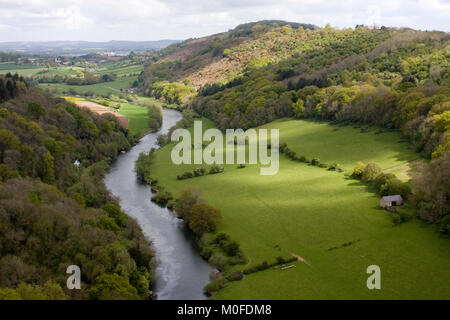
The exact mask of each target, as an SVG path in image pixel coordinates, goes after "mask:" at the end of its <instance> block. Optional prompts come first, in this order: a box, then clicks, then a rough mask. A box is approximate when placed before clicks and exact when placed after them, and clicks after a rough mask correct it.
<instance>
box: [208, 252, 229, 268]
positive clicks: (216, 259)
mask: <svg viewBox="0 0 450 320" xmlns="http://www.w3.org/2000/svg"><path fill="white" fill-rule="evenodd" d="M208 262H209V263H210V264H211V265H213V266H214V267H216V268H217V269H219V270H223V269H224V267H225V266H226V265H227V262H228V261H227V258H226V257H225V256H223V255H222V254H220V253H213V254H212V255H211V257H210V258H209V259H208Z"/></svg>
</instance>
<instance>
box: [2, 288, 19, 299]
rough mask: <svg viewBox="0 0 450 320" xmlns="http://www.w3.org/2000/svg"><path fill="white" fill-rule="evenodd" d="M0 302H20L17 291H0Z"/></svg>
mask: <svg viewBox="0 0 450 320" xmlns="http://www.w3.org/2000/svg"><path fill="white" fill-rule="evenodd" d="M0 300H22V298H21V297H20V294H19V293H18V292H17V290H14V289H10V288H3V289H0Z"/></svg>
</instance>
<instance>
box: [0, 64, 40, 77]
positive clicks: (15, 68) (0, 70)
mask: <svg viewBox="0 0 450 320" xmlns="http://www.w3.org/2000/svg"><path fill="white" fill-rule="evenodd" d="M44 69H46V68H45V67H42V66H35V65H23V64H15V63H9V62H4V63H0V74H7V73H8V72H9V73H11V74H15V73H18V74H19V75H21V76H24V77H27V76H31V75H34V74H36V73H38V72H39V71H42V70H44Z"/></svg>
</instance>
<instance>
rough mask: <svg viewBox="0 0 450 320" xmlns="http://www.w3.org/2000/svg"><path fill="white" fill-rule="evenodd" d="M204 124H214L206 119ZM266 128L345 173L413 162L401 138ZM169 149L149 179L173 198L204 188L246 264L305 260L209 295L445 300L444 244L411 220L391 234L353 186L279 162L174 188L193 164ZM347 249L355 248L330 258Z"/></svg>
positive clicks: (448, 293)
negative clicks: (175, 160)
mask: <svg viewBox="0 0 450 320" xmlns="http://www.w3.org/2000/svg"><path fill="white" fill-rule="evenodd" d="M204 123H205V124H204V127H206V128H207V127H211V126H212V123H211V122H209V121H208V120H205V121H204ZM265 127H272V128H279V129H280V140H281V142H287V143H288V145H289V146H290V147H292V148H293V149H296V148H299V151H298V155H302V154H304V155H305V156H307V157H310V158H311V157H319V158H320V159H321V160H322V161H324V162H329V163H332V162H338V163H340V164H341V165H342V166H343V167H344V168H346V169H349V168H351V167H352V166H353V165H354V164H355V163H356V162H357V161H365V162H369V161H376V162H378V163H379V164H380V165H381V166H382V167H383V168H392V167H396V166H399V165H402V164H405V163H406V161H407V160H414V159H416V158H417V156H416V155H415V154H413V153H412V152H411V151H410V150H409V149H408V148H407V145H406V144H404V143H398V141H399V139H400V134H398V133H395V132H391V133H388V134H387V133H386V134H381V135H375V134H374V133H373V132H372V133H370V132H369V133H360V131H359V129H355V128H352V127H340V129H339V130H337V131H334V130H333V129H335V127H334V126H329V125H326V124H318V123H314V122H305V121H280V122H274V123H271V124H269V125H266V126H265ZM333 141H334V142H335V143H332V142H333ZM172 146H173V144H172V145H168V146H166V147H164V148H162V149H161V150H158V151H157V152H156V157H155V161H154V164H153V165H152V169H153V170H152V176H153V178H154V179H157V180H158V181H159V184H160V185H161V186H163V187H165V188H166V190H169V191H171V192H173V193H174V194H175V195H179V194H180V192H181V191H182V190H185V189H188V188H192V189H197V190H200V191H201V192H202V197H203V199H204V200H205V201H206V202H207V203H209V204H211V205H213V206H215V207H217V208H219V209H221V211H222V215H223V223H222V225H221V226H220V227H219V230H218V231H219V232H222V231H223V232H225V233H227V234H229V235H230V236H231V237H232V238H233V239H235V240H236V241H237V242H238V243H239V244H240V245H241V249H242V250H243V252H244V254H245V255H246V257H247V259H248V261H249V262H248V264H249V265H255V264H260V263H262V262H263V261H268V262H273V261H275V259H276V257H278V256H283V257H288V256H291V255H292V254H296V255H299V256H301V257H303V258H304V259H305V260H306V261H308V263H309V264H305V263H302V262H297V263H295V265H296V268H295V269H290V270H285V271H281V270H272V269H270V270H266V271H261V272H257V273H255V274H251V275H248V276H245V277H244V279H243V280H242V281H238V282H232V283H230V284H229V285H228V286H227V288H225V289H223V290H222V291H220V292H219V293H218V294H217V295H216V296H215V298H217V299H419V298H424V299H432V298H441V299H442V298H447V299H448V298H450V273H449V272H448V269H446V268H445V266H449V265H450V254H449V253H450V242H449V241H448V239H444V238H440V237H439V234H438V233H437V232H435V230H434V228H433V227H431V226H426V225H424V224H422V223H421V222H419V221H417V220H413V221H410V222H407V223H405V224H402V225H400V226H396V227H394V226H393V223H392V220H391V218H390V217H389V215H388V213H387V212H386V211H383V210H381V209H379V208H378V203H379V197H378V196H377V195H376V194H373V193H370V192H368V190H367V188H366V187H365V186H364V185H362V184H361V183H360V182H359V181H356V180H351V179H349V178H346V177H345V176H344V174H343V173H338V172H330V171H327V170H326V169H321V168H318V167H313V166H310V165H307V164H304V163H298V162H293V161H291V160H289V159H287V158H285V157H284V156H283V155H281V156H280V170H279V173H278V174H277V175H275V176H261V175H260V174H259V167H258V166H257V165H251V166H248V167H247V168H245V169H237V168H236V165H226V166H225V172H224V173H223V174H219V175H209V176H205V177H200V178H194V179H189V180H182V181H178V180H177V179H176V176H177V175H178V174H181V173H183V172H185V171H188V170H192V169H194V168H196V167H198V166H196V165H183V166H175V165H173V164H172V162H171V159H170V153H171V149H172ZM300 148H301V149H300ZM300 150H301V152H300ZM348 242H354V243H353V244H352V245H350V246H346V247H340V248H339V249H336V250H333V251H328V249H330V248H333V247H339V246H341V245H342V244H344V243H348ZM277 248H279V249H277ZM370 265H378V266H380V268H381V286H382V289H381V290H375V291H370V290H368V289H367V287H366V279H367V277H368V275H367V274H366V269H367V267H368V266H370ZM238 268H241V269H242V268H243V266H238Z"/></svg>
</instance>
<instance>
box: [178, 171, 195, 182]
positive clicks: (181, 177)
mask: <svg viewBox="0 0 450 320" xmlns="http://www.w3.org/2000/svg"><path fill="white" fill-rule="evenodd" d="M193 177H194V174H193V173H192V172H185V173H183V174H179V175H178V176H177V179H178V180H186V179H191V178H193Z"/></svg>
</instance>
